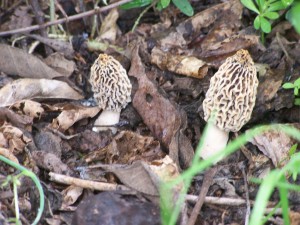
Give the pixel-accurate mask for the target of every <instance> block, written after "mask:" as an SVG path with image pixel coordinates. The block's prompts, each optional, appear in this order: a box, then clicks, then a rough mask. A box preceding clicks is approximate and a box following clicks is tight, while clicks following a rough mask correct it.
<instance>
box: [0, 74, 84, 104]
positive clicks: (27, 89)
mask: <svg viewBox="0 0 300 225" xmlns="http://www.w3.org/2000/svg"><path fill="white" fill-rule="evenodd" d="M33 98H41V99H47V98H63V99H75V100H78V99H82V98H83V96H82V95H80V94H79V93H77V92H76V91H75V90H74V89H73V88H71V87H70V86H69V85H68V84H67V83H65V82H63V81H58V80H47V79H26V78H24V79H18V80H15V81H13V82H12V83H9V84H7V85H5V86H4V87H3V88H1V90H0V107H5V106H9V105H12V104H14V103H15V102H17V101H20V100H23V99H33Z"/></svg>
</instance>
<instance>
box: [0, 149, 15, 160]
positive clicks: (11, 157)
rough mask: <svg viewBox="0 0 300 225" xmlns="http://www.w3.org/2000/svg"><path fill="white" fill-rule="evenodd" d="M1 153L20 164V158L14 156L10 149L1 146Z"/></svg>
mask: <svg viewBox="0 0 300 225" xmlns="http://www.w3.org/2000/svg"><path fill="white" fill-rule="evenodd" d="M0 155H2V156H4V157H5V158H8V159H9V160H11V161H13V162H15V163H17V164H19V160H18V159H17V157H15V156H14V154H13V153H12V152H11V151H10V150H9V149H6V148H1V147H0Z"/></svg>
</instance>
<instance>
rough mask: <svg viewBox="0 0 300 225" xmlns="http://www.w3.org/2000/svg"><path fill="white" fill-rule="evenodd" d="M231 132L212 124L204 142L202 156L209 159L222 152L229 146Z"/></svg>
mask: <svg viewBox="0 0 300 225" xmlns="http://www.w3.org/2000/svg"><path fill="white" fill-rule="evenodd" d="M228 138H229V132H226V131H223V130H221V129H220V128H218V127H217V126H216V125H214V124H213V123H211V124H210V125H209V127H208V130H207V132H206V135H205V138H204V140H203V149H202V151H201V153H200V156H201V157H202V158H203V159H207V158H208V157H210V156H212V155H213V154H215V153H216V152H219V151H221V150H222V149H224V148H225V147H226V145H227V142H228Z"/></svg>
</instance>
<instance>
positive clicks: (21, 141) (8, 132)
mask: <svg viewBox="0 0 300 225" xmlns="http://www.w3.org/2000/svg"><path fill="white" fill-rule="evenodd" d="M0 132H1V133H2V134H3V136H4V138H5V139H6V141H7V144H8V146H1V147H6V148H8V149H9V150H10V151H11V152H12V153H13V154H14V155H18V154H19V153H21V152H23V150H24V148H25V146H26V145H27V144H28V143H29V142H31V141H32V140H31V139H30V138H28V137H26V136H25V135H24V133H23V131H21V130H20V129H19V128H17V127H14V126H12V125H10V124H8V123H6V122H5V123H4V124H3V125H2V126H1V127H0Z"/></svg>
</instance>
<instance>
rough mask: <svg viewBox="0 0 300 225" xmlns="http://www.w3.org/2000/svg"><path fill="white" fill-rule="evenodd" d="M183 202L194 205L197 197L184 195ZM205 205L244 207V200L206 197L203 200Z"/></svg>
mask: <svg viewBox="0 0 300 225" xmlns="http://www.w3.org/2000/svg"><path fill="white" fill-rule="evenodd" d="M185 200H186V201H188V202H191V203H196V202H197V200H198V196H196V195H186V197H185ZM204 203H205V204H213V205H226V206H240V205H245V204H246V200H244V199H241V198H222V197H221V198H219V197H210V196H207V197H205V199H204Z"/></svg>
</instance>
